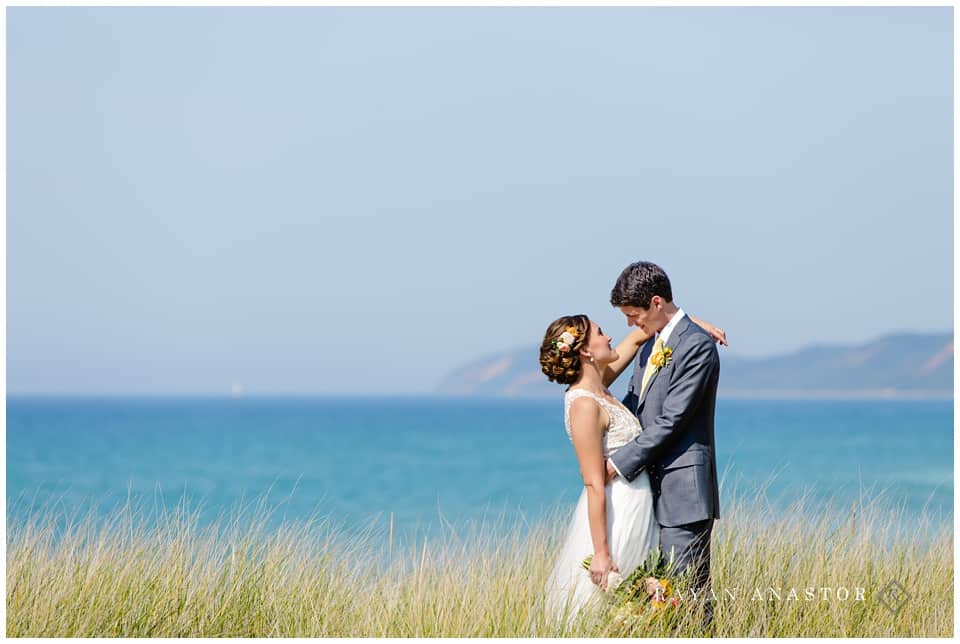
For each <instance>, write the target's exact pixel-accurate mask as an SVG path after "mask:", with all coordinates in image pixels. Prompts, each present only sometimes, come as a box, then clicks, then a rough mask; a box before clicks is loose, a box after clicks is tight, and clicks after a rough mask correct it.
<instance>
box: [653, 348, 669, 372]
mask: <svg viewBox="0 0 960 644" xmlns="http://www.w3.org/2000/svg"><path fill="white" fill-rule="evenodd" d="M672 357H673V349H671V348H670V347H664V348H662V349H660V350H659V351H657V352H656V353H655V354H653V355H652V356H650V362H651V363H653V366H654V367H656V368H657V370H658V371H659V370H660V369H663V368H664V367H666V366H667V365H668V364H670V358H672Z"/></svg>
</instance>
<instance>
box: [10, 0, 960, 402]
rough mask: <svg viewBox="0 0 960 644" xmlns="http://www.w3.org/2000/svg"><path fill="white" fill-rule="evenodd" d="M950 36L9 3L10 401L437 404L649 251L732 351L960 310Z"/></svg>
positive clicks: (742, 21) (590, 303)
mask: <svg viewBox="0 0 960 644" xmlns="http://www.w3.org/2000/svg"><path fill="white" fill-rule="evenodd" d="M952 24H953V17H952V9H951V8H924V9H905V8H881V9H877V8H859V9H821V8H800V9H795V8H763V9H729V8H726V9H719V8H678V9H666V8H619V9H609V8H608V9H572V8H568V9H561V8H541V9H518V8H514V9H481V8H474V9H471V8H459V9H458V8H453V9H449V8H448V9H441V8H424V9H374V8H370V9H335V8H301V9H289V8H287V9H238V8H220V9H183V8H181V9H175V8H174V9H171V8H106V9H100V8H84V9H68V8H54V9H46V8H10V9H8V13H7V30H8V33H7V38H8V40H7V56H8V58H7V64H8V67H7V118H8V121H7V137H8V138H7V141H8V147H7V164H8V165H7V189H8V204H7V206H8V210H7V276H8V281H7V313H8V320H7V330H8V334H7V360H8V364H7V386H8V391H9V392H10V393H11V394H18V393H41V392H45V393H127V394H141V393H153V394H158V393H159V394H164V393H170V394H182V393H196V394H208V393H226V392H228V391H229V389H230V386H231V383H243V385H244V386H245V387H246V390H247V391H248V392H249V393H251V394H258V393H260V394H277V393H327V394H338V393H365V394H393V393H422V392H429V391H430V390H432V389H433V387H434V386H435V385H436V383H437V382H438V380H439V379H440V378H441V377H442V376H443V375H444V374H445V372H447V371H448V370H449V369H450V368H453V367H455V366H457V365H459V364H460V363H462V362H464V361H468V360H471V359H474V358H477V357H480V356H483V355H485V354H488V353H491V352H496V351H498V350H500V349H503V348H513V347H517V346H524V345H528V346H531V347H533V346H535V345H536V344H537V343H538V342H539V340H540V338H541V336H542V333H543V330H544V328H545V327H546V325H547V323H549V322H550V321H551V320H552V319H554V318H555V317H556V316H558V315H560V314H562V313H571V312H586V313H588V314H591V315H593V316H594V317H596V318H597V319H598V321H599V322H600V323H601V325H603V326H604V327H606V329H605V330H609V331H611V332H612V333H613V335H614V336H615V337H619V336H621V335H622V334H623V333H624V331H625V329H626V327H625V324H624V322H623V319H622V317H621V316H620V314H619V313H618V312H617V311H615V310H614V309H612V308H611V307H610V306H609V304H608V297H609V292H610V287H611V286H612V284H613V282H614V280H615V278H616V276H617V275H618V274H619V272H620V270H621V269H622V267H623V266H625V265H626V264H627V263H629V262H631V261H634V260H637V259H650V260H653V261H656V262H658V263H660V264H661V265H662V266H664V268H665V269H666V270H667V272H668V273H669V275H670V277H671V279H672V280H673V283H674V293H675V296H676V301H677V303H679V304H680V305H681V306H683V307H684V308H685V309H687V310H688V311H690V312H693V313H695V314H697V315H699V316H702V317H705V318H707V319H709V320H712V321H715V322H717V323H719V324H721V325H722V326H724V327H726V328H727V329H728V330H729V333H730V339H731V345H732V346H731V348H730V349H729V350H727V351H728V352H729V354H730V355H732V354H738V355H763V354H770V353H779V352H786V351H790V350H792V349H795V348H798V347H801V346H804V345H808V344H810V343H815V342H857V341H861V340H869V339H872V338H874V337H876V336H878V335H881V334H884V333H888V332H892V331H898V330H946V329H951V328H952V326H953V319H952V315H953V255H952V253H953V228H952V215H953V206H952V199H953V167H952V164H953V130H952V128H953V121H952V110H953V98H952V82H953V71H952V60H953V45H952ZM904 350H908V348H907V347H905V348H904Z"/></svg>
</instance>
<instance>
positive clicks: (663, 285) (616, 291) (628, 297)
mask: <svg viewBox="0 0 960 644" xmlns="http://www.w3.org/2000/svg"><path fill="white" fill-rule="evenodd" d="M654 295H659V296H660V297H662V298H663V299H664V300H666V301H667V302H673V291H672V290H671V289H670V278H669V277H667V274H666V273H664V272H663V269H662V268H660V267H659V266H657V265H656V264H654V263H653V262H634V263H633V264H630V265H629V266H627V267H626V268H625V269H623V272H622V273H620V277H618V278H617V283H616V284H614V285H613V290H612V291H610V304H612V305H613V306H639V307H640V308H641V309H649V308H650V300H651V299H653V296H654Z"/></svg>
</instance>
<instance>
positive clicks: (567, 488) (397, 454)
mask: <svg viewBox="0 0 960 644" xmlns="http://www.w3.org/2000/svg"><path fill="white" fill-rule="evenodd" d="M716 440H717V451H718V464H719V468H720V472H721V477H722V492H721V504H722V503H723V502H724V501H725V500H729V499H730V498H731V495H733V494H734V493H735V490H742V489H753V488H754V487H755V486H756V484H758V483H762V482H767V483H768V491H769V493H768V496H769V497H770V499H771V501H772V502H773V504H774V506H777V505H778V504H779V505H780V506H783V505H784V504H786V503H787V502H789V500H790V499H791V498H792V497H794V496H795V495H797V494H799V493H802V492H807V493H808V494H810V495H811V498H812V499H813V500H815V501H816V502H820V501H823V500H825V499H828V498H833V499H835V500H837V501H838V502H839V503H840V504H846V505H847V506H848V507H849V504H850V503H851V502H852V501H853V500H854V499H856V498H857V497H858V496H859V495H860V493H861V491H863V490H865V491H867V492H868V493H875V492H876V491H879V490H885V492H886V497H885V498H886V499H887V502H889V503H894V504H897V503H899V504H903V506H904V507H905V509H906V511H907V512H908V514H909V515H916V514H919V513H920V512H922V511H923V510H924V508H926V509H927V510H928V511H929V512H931V513H933V514H934V515H935V517H936V520H938V521H947V522H952V507H953V403H952V402H950V401H939V402H936V401H910V402H903V401H869V402H841V401H828V402H823V401H817V402H812V401H790V402H776V401H724V400H721V401H720V402H719V404H718V408H717V430H716ZM581 489H582V483H581V481H580V479H579V472H578V468H577V463H576V459H575V456H574V453H573V449H572V446H571V444H570V442H569V441H568V439H567V436H566V434H565V432H564V429H563V421H562V402H561V401H560V400H559V399H558V400H556V401H510V400H507V401H504V400H458V399H442V398H379V399H362V398H352V399H351V398H344V399H290V398H286V399H236V400H233V399H173V398H170V399H162V398H155V399H78V398H72V399H52V398H13V399H9V400H8V401H7V505H8V518H9V519H17V518H20V517H22V516H23V515H24V514H25V513H26V512H28V511H29V510H30V508H31V507H32V508H34V509H35V508H37V507H39V506H42V505H44V504H50V503H56V504H57V507H59V508H61V509H68V510H74V509H82V508H86V507H88V504H90V503H93V504H95V505H96V506H98V507H100V508H101V509H103V510H105V509H108V508H109V507H110V506H111V505H112V504H115V503H117V502H120V501H123V500H125V499H126V498H127V495H128V493H129V494H131V495H132V496H133V497H134V498H150V499H154V500H162V501H163V503H164V504H166V505H168V506H171V507H172V506H175V505H176V504H177V502H178V500H180V499H181V498H182V497H183V496H184V494H186V496H187V497H188V498H189V499H191V501H192V502H193V503H197V502H200V501H202V502H203V506H204V508H205V510H204V512H205V514H204V516H205V517H212V516H213V515H215V514H216V513H217V512H219V511H221V510H227V509H229V508H231V507H234V506H235V505H236V504H237V503H238V502H240V501H241V500H242V499H246V500H250V499H252V498H254V497H257V496H258V495H263V494H266V493H269V494H268V495H267V501H268V505H274V506H276V507H277V514H276V517H277V518H278V520H279V519H283V518H299V519H304V518H306V517H308V516H309V515H311V514H318V515H320V516H330V517H331V518H332V519H334V521H335V522H337V523H340V524H342V525H345V526H352V527H360V526H367V525H370V524H371V523H374V524H378V525H382V523H383V522H385V521H386V520H387V519H386V518H387V517H388V516H389V515H390V514H391V513H392V515H393V518H394V522H395V525H396V528H397V529H398V530H403V529H408V528H412V527H414V526H416V527H417V528H418V529H419V528H420V527H425V528H427V529H431V528H430V526H433V525H435V524H437V523H438V522H439V520H440V519H439V517H440V516H442V517H443V518H444V519H445V520H447V521H450V522H452V523H455V524H456V523H459V522H463V521H466V520H475V519H480V518H482V517H484V516H485V515H486V516H487V517H488V518H489V517H495V516H500V515H503V516H504V518H505V519H507V520H508V521H513V520H516V519H518V518H522V519H523V520H526V521H536V520H537V519H538V518H542V517H543V516H545V515H546V514H547V513H548V512H550V511H551V510H553V509H555V508H557V507H558V506H559V507H563V506H564V505H568V506H571V507H572V504H573V502H574V501H575V499H576V498H577V496H578V495H579V493H580V490H581ZM722 513H723V507H722V505H721V514H722Z"/></svg>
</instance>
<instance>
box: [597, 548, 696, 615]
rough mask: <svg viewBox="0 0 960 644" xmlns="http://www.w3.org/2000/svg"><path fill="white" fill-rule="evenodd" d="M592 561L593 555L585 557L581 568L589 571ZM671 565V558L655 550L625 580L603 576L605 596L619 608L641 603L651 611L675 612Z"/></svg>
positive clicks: (615, 576) (677, 600) (618, 576)
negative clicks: (669, 607)
mask: <svg viewBox="0 0 960 644" xmlns="http://www.w3.org/2000/svg"><path fill="white" fill-rule="evenodd" d="M592 561H593V555H590V556H588V557H587V558H586V559H584V560H583V564H582V565H583V567H584V568H585V569H587V570H589V569H590V562H592ZM673 563H674V560H673V556H672V554H671V556H670V558H669V559H668V558H666V557H664V556H663V553H662V552H661V551H660V549H659V548H656V549H654V550H651V551H650V554H649V555H648V556H647V558H646V560H644V562H643V563H641V564H640V565H639V566H637V569H636V570H634V571H633V572H632V573H630V575H629V576H628V577H627V578H626V579H624V578H623V577H621V576H620V575H619V574H618V573H616V572H610V573H609V574H608V575H607V587H606V592H607V593H608V594H609V595H610V596H611V597H612V599H613V600H614V601H615V602H616V603H617V604H620V605H627V604H634V605H637V604H640V605H642V604H643V603H644V601H649V603H650V605H651V606H652V607H653V608H654V609H661V608H664V607H666V606H667V605H670V606H671V607H673V608H676V607H677V606H679V604H680V599H679V598H678V597H677V596H676V595H674V584H673V582H672V581H671V579H670V577H669V575H670V573H671V571H672V568H673ZM635 607H636V608H639V607H640V606H635Z"/></svg>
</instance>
